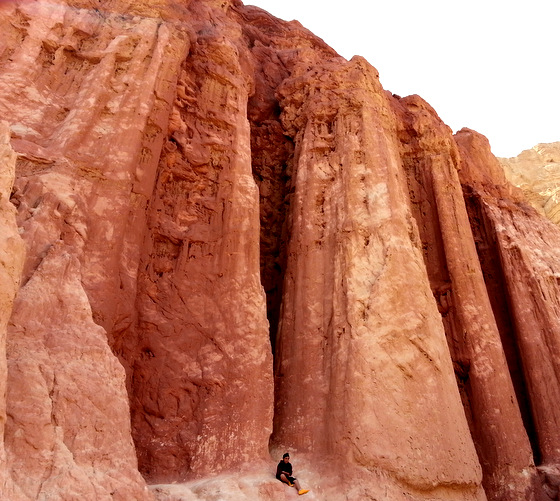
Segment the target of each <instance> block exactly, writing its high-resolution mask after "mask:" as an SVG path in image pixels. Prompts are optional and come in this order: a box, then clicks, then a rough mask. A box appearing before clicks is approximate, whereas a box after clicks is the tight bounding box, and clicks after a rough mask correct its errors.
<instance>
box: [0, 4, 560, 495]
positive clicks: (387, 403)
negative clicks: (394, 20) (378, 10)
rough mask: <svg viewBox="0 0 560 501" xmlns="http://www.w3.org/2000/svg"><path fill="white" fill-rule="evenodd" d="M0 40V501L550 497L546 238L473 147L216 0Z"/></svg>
mask: <svg viewBox="0 0 560 501" xmlns="http://www.w3.org/2000/svg"><path fill="white" fill-rule="evenodd" d="M0 30H2V33H3V37H2V40H0V83H1V85H0V110H1V113H2V118H3V120H5V121H6V123H7V125H4V126H0V169H1V170H0V230H1V232H0V277H1V282H0V348H1V349H0V390H2V392H0V397H1V395H2V394H3V393H4V390H5V393H6V397H5V399H2V400H0V436H3V437H4V439H3V441H1V442H0V444H2V443H3V446H0V487H1V488H2V494H3V496H4V497H7V499H9V500H10V501H20V500H21V501H31V500H38V499H46V498H49V497H50V498H53V499H61V500H73V499H99V500H102V499H121V500H130V499H135V500H149V499H159V500H171V499H173V500H190V501H192V500H197V501H202V500H210V499H216V496H217V495H219V496H222V497H221V498H220V499H222V498H223V499H231V500H236V501H242V500H244V499H247V500H249V499H250V500H260V501H272V500H274V501H278V500H284V499H291V497H293V496H292V495H295V492H293V491H289V490H288V487H285V486H283V485H281V484H280V483H279V482H277V481H276V480H275V479H274V477H273V472H274V467H275V461H276V460H278V459H279V457H280V456H281V454H282V452H284V451H285V450H290V451H293V452H292V454H293V460H294V463H295V464H296V467H297V469H298V471H299V472H301V479H302V481H303V483H304V484H305V485H306V486H309V487H311V489H312V490H311V493H310V494H308V498H309V499H323V500H327V501H330V500H337V501H338V500H340V499H346V500H350V501H358V500H359V501H363V500H368V499H369V500H374V499H391V500H393V501H428V500H430V501H484V500H486V499H488V500H491V501H519V500H525V501H544V500H549V499H558V496H559V494H558V485H559V483H560V482H559V481H558V480H559V478H560V475H559V471H560V457H559V456H560V453H559V451H560V432H559V431H558V430H559V427H558V424H560V416H559V415H558V408H557V407H558V406H557V405H556V403H557V402H558V398H559V397H560V383H559V379H558V374H560V367H559V361H558V355H557V353H558V348H559V346H558V345H559V344H560V332H559V330H558V329H559V325H560V323H559V320H558V311H560V310H559V308H558V306H559V305H558V299H557V298H558V280H557V276H560V271H559V270H557V269H556V268H557V266H558V265H557V263H558V262H559V260H558V257H559V256H557V253H558V251H557V249H558V248H559V247H560V246H559V245H558V244H560V233H559V231H560V230H558V228H557V227H556V226H554V225H552V224H551V223H549V222H548V221H546V220H545V219H544V218H543V217H542V216H540V215H538V214H537V213H536V212H535V211H534V210H532V209H531V208H530V207H529V206H528V205H527V203H526V202H525V200H524V198H523V195H522V194H521V193H520V192H519V191H518V190H516V189H514V188H513V187H512V186H510V185H509V184H508V183H507V181H506V180H505V177H504V174H503V171H502V169H501V167H500V165H499V163H498V161H497V160H496V159H495V158H494V157H493V156H492V155H491V154H490V149H489V146H488V144H487V142H486V140H485V139H484V138H483V137H482V136H479V135H478V134H476V133H475V132H473V131H470V130H467V129H465V130H463V131H461V132H459V133H458V134H456V135H455V136H453V135H452V133H451V131H450V129H449V128H448V127H447V126H445V125H444V124H443V123H442V122H441V120H440V119H439V118H438V116H437V114H436V112H435V111H434V110H433V109H432V108H431V107H430V106H429V105H428V104H427V103H425V102H424V101H423V100H422V99H420V98H419V97H417V96H410V97H407V98H404V99H401V98H399V97H398V96H393V95H391V94H390V93H388V92H387V91H385V90H383V88H382V86H381V84H380V82H379V77H378V74H377V71H376V70H375V68H373V67H372V66H371V65H370V64H369V63H368V62H367V61H365V60H364V59H363V58H360V57H354V58H353V59H352V60H351V61H346V60H344V59H343V58H341V57H340V56H338V55H337V54H336V53H335V52H334V51H333V50H332V49H331V48H330V47H328V46H327V45H326V44H325V43H324V42H323V41H322V40H320V39H318V38H317V37H316V36H314V35H313V34H312V33H310V32H309V31H308V30H306V29H305V28H303V27H302V26H301V25H300V24H299V23H297V22H291V23H286V22H284V21H281V20H278V19H276V18H274V17H272V16H270V15H269V14H267V13H266V12H264V11H262V10H260V9H257V8H256V7H251V6H244V5H243V4H242V3H241V2H240V1H238V0H191V1H187V2H172V1H167V0H166V1H163V0H158V1H157V2H147V1H134V2H133V1H128V0H104V1H100V2H91V1H88V0H68V1H63V0H56V1H52V2H32V1H12V2H4V3H2V4H1V5H0ZM9 136H11V137H9ZM2 138H4V139H2ZM14 152H15V153H14ZM14 167H15V169H14ZM8 198H9V199H10V201H8ZM19 235H21V237H20V236H19ZM557 240H558V242H557ZM22 242H23V244H24V246H25V251H24V248H23V244H22ZM4 346H7V351H6V355H5V356H4V354H3V349H4ZM2 434H3V435H2ZM333 462H336V464H337V468H338V470H337V471H338V472H339V473H338V474H337V475H335V476H334V478H333V475H332V464H333ZM148 485H150V488H148Z"/></svg>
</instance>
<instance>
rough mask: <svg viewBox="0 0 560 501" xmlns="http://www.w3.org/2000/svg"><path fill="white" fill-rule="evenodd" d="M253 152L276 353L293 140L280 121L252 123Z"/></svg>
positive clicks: (263, 274) (262, 256)
mask: <svg viewBox="0 0 560 501" xmlns="http://www.w3.org/2000/svg"><path fill="white" fill-rule="evenodd" d="M251 156H252V167H253V177H254V179H255V182H256V183H257V186H258V187H259V205H260V223H261V229H260V269H261V282H262V285H263V288H264V290H265V293H266V310H267V318H268V322H269V328H270V343H271V347H272V353H273V354H274V352H275V344H276V342H275V341H276V334H277V331H278V322H279V319H280V306H281V302H282V288H283V287H282V284H283V282H284V272H285V269H286V245H285V243H286V241H287V231H288V230H287V227H286V218H287V214H288V210H289V205H290V202H289V197H290V185H291V165H292V157H293V143H292V141H291V139H290V138H288V137H286V136H284V134H283V131H282V128H281V126H280V123H279V122H277V121H275V120H269V121H266V122H264V123H252V124H251Z"/></svg>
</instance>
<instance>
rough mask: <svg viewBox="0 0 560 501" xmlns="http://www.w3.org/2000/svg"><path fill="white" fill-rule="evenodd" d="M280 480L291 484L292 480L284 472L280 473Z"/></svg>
mask: <svg viewBox="0 0 560 501" xmlns="http://www.w3.org/2000/svg"><path fill="white" fill-rule="evenodd" d="M280 480H282V482H284V483H285V484H288V485H290V481H289V480H288V477H286V475H284V474H283V473H282V474H281V475H280Z"/></svg>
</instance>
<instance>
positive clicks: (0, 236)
mask: <svg viewBox="0 0 560 501" xmlns="http://www.w3.org/2000/svg"><path fill="white" fill-rule="evenodd" d="M15 166H16V154H15V152H14V151H13V150H12V148H11V147H10V130H9V128H8V125H7V124H6V123H5V122H0V284H1V285H0V492H2V494H3V496H4V497H9V498H10V499H14V500H17V499H22V498H23V496H22V495H21V493H19V492H18V490H17V487H16V486H15V485H14V484H13V482H12V479H11V476H10V474H9V468H8V464H7V461H6V450H5V446H4V429H5V426H6V418H7V416H6V389H7V380H8V367H7V359H6V331H7V326H8V320H9V318H10V316H11V313H12V308H13V301H14V297H15V295H16V292H17V290H18V288H19V284H20V276H21V270H22V268H23V259H24V252H25V251H24V247H23V241H22V240H21V238H20V236H19V234H18V230H17V226H16V218H15V215H16V210H15V207H14V206H13V205H12V204H11V203H10V202H9V198H10V193H11V191H12V185H13V182H14V177H15Z"/></svg>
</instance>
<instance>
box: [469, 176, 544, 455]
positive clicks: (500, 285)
mask: <svg viewBox="0 0 560 501" xmlns="http://www.w3.org/2000/svg"><path fill="white" fill-rule="evenodd" d="M463 195H464V199H465V205H466V208H467V213H468V216H469V221H470V225H471V229H472V232H473V235H474V239H475V243H476V250H477V253H478V256H479V260H480V266H481V268H482V273H483V276H484V282H485V284H486V288H487V290H488V297H489V298H490V303H491V305H492V310H493V312H494V317H495V319H496V325H497V327H498V330H499V333H500V339H501V342H502V346H503V349H504V353H505V356H506V361H507V365H508V369H509V373H510V377H511V380H512V383H513V387H514V390H515V395H516V397H517V403H518V405H519V410H520V412H521V417H522V419H523V424H524V426H525V430H526V432H527V436H528V437H529V441H530V443H531V448H532V450H533V455H534V461H535V464H537V465H538V464H539V463H540V462H541V459H542V454H541V450H540V447H539V444H538V437H537V431H536V427H535V423H534V420H533V416H532V413H531V404H530V395H529V392H528V390H527V384H526V381H525V377H524V375H523V367H522V361H521V356H520V353H519V346H518V344H517V342H516V332H515V324H514V322H513V321H512V314H511V311H510V306H509V297H508V294H507V286H506V283H505V279H504V272H503V268H502V264H501V261H500V257H499V250H498V246H497V243H496V239H495V232H496V230H495V228H494V225H493V224H492V221H491V220H490V219H489V218H488V217H487V216H486V214H485V211H484V209H483V207H482V203H481V200H480V196H479V195H478V194H477V193H476V192H475V191H474V190H473V189H472V188H471V187H469V186H463Z"/></svg>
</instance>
